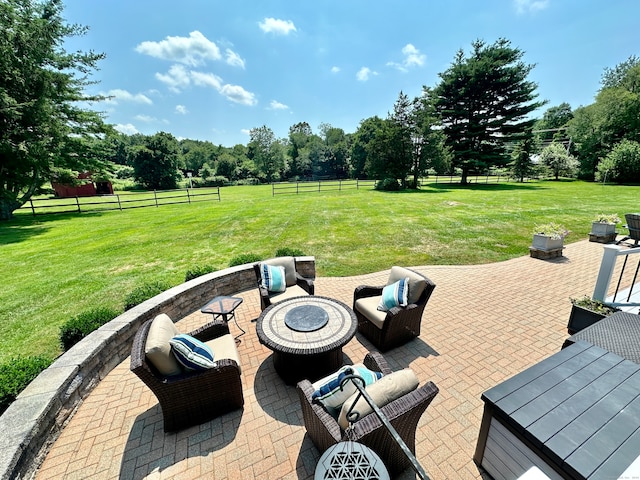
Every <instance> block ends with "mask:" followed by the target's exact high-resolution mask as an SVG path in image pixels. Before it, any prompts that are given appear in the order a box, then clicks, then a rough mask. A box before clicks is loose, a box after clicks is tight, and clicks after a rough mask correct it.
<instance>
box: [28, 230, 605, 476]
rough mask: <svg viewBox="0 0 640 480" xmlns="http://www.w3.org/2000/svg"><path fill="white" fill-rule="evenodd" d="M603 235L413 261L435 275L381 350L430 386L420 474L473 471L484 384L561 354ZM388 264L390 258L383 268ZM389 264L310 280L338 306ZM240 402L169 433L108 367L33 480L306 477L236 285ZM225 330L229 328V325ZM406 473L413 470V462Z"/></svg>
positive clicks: (250, 306)
mask: <svg viewBox="0 0 640 480" xmlns="http://www.w3.org/2000/svg"><path fill="white" fill-rule="evenodd" d="M601 257H602V245H601V244H598V243H589V242H587V241H581V242H577V243H573V244H570V245H568V246H567V247H566V249H565V251H564V256H563V257H561V258H558V259H553V260H539V259H533V258H530V257H528V256H523V257H520V258H517V259H514V260H509V261H506V262H502V263H496V264H490V265H478V266H418V267H412V268H414V269H415V270H417V271H419V272H421V273H423V274H425V275H427V276H428V277H430V278H431V279H432V280H433V281H434V282H435V283H436V289H435V291H434V293H433V295H432V297H431V300H430V302H429V304H428V305H427V308H426V310H425V313H424V316H423V321H422V335H421V337H420V338H418V339H416V340H414V341H412V342H410V343H408V344H406V345H405V346H404V347H400V348H396V349H394V350H392V351H391V352H388V353H387V354H385V357H386V358H387V359H388V360H389V363H390V365H391V367H392V368H394V369H400V368H404V367H407V366H409V367H411V368H412V369H413V370H414V371H415V372H416V374H417V375H418V378H419V379H420V381H421V382H425V381H427V380H432V381H433V382H434V383H435V384H436V385H438V387H439V388H440V393H439V394H438V396H437V397H436V399H435V400H434V402H433V403H432V404H431V405H430V406H429V408H428V409H427V411H426V413H425V414H424V415H423V417H422V419H421V421H420V424H419V427H418V432H417V435H416V456H417V458H418V460H419V461H420V463H421V464H422V466H423V467H424V468H425V470H426V471H427V472H428V473H429V475H430V477H431V478H432V479H434V480H436V479H447V480H454V479H479V478H482V475H481V473H480V471H479V470H478V468H477V467H476V466H475V464H474V463H473V460H472V456H473V453H474V449H475V445H476V440H477V437H478V431H479V427H480V420H481V417H482V407H483V405H482V402H481V400H480V395H481V394H482V392H483V391H485V390H487V389H489V388H490V387H492V386H494V385H496V384H497V383H499V382H501V381H503V380H505V379H506V378H508V377H511V376H512V375H514V374H515V373H517V372H520V371H522V370H524V369H525V368H527V367H529V366H531V365H533V364H535V363H537V362H538V361H540V360H541V359H543V358H545V357H547V356H549V355H551V354H553V353H555V352H557V351H558V350H559V349H560V347H561V345H562V343H563V341H564V339H565V338H566V337H567V331H566V324H567V320H568V318H569V312H570V309H571V305H570V302H569V297H576V296H581V295H584V294H587V295H591V293H592V292H593V288H594V286H595V280H596V276H597V273H598V269H599V266H600V259H601ZM390 267H391V265H389V266H388V267H387V268H390ZM387 275H388V270H384V271H381V272H378V273H373V274H369V275H362V276H357V277H348V278H322V277H320V278H317V279H316V293H317V294H319V295H323V296H328V297H333V298H336V299H339V300H341V301H343V302H345V303H347V304H348V305H351V304H352V301H353V290H354V288H355V287H356V286H357V285H360V284H370V285H381V284H384V283H385V281H386V277H387ZM242 296H243V297H244V303H243V304H242V305H241V306H240V307H239V308H238V310H237V311H236V312H237V319H238V321H239V322H240V325H241V326H242V327H243V328H244V329H245V330H247V334H246V335H244V336H243V337H241V340H242V341H241V343H240V344H239V347H238V348H239V353H240V357H241V359H242V376H243V385H244V398H245V406H244V409H242V410H238V411H235V412H232V413H229V414H226V415H224V416H222V417H219V418H217V419H215V420H213V421H211V422H208V423H205V424H202V425H200V426H197V427H193V428H190V429H187V430H184V431H181V432H179V433H177V434H165V433H164V432H163V428H162V415H161V412H160V407H159V406H158V403H157V400H156V398H155V396H154V395H153V394H152V393H151V391H150V390H149V389H148V388H147V387H146V386H145V385H144V384H143V383H142V382H141V381H140V380H139V379H138V378H137V377H135V376H134V375H133V374H132V373H131V372H130V371H129V362H128V360H127V361H125V362H123V363H122V364H121V365H119V366H118V367H116V368H115V369H114V370H113V371H112V372H111V373H110V374H109V375H108V376H107V377H106V378H104V379H103V380H102V381H101V382H100V384H99V385H98V387H96V389H95V390H94V391H93V392H92V393H91V394H90V395H89V397H88V398H87V399H86V400H85V401H84V403H83V404H82V405H80V407H79V408H78V410H77V412H76V414H75V416H74V417H73V418H72V419H71V421H70V422H69V424H68V425H66V427H65V428H64V430H63V432H62V434H61V435H60V437H59V438H58V439H57V440H56V441H55V443H54V444H53V446H52V448H51V450H50V452H49V454H48V455H47V457H46V458H45V460H44V462H43V464H42V466H41V468H40V470H39V472H38V475H37V478H38V479H43V480H45V479H46V480H51V479H59V478H64V479H72V478H78V479H84V478H98V479H146V478H154V479H155V478H158V479H165V478H179V479H191V478H211V479H234V478H238V479H252V478H256V479H279V478H285V479H306V478H313V473H314V469H315V465H316V463H317V461H318V458H319V457H320V452H318V451H317V450H316V449H315V447H314V446H313V444H312V443H311V441H310V440H309V438H308V437H307V436H306V435H305V430H304V425H303V423H302V414H301V411H300V407H299V402H298V398H297V394H296V390H295V388H293V387H288V386H286V385H284V383H283V382H282V381H281V380H280V378H279V377H278V376H277V374H276V373H275V371H274V369H273V364H272V361H271V360H272V359H271V352H270V350H268V349H267V348H265V347H263V346H262V345H260V343H259V342H258V339H257V336H256V331H255V324H253V323H251V320H252V319H255V318H257V317H258V315H259V313H260V302H259V299H258V294H257V291H248V292H245V293H243V294H242ZM193 307H194V312H195V313H193V314H192V315H190V316H189V317H187V318H185V319H182V320H180V322H179V323H178V327H179V328H180V329H181V330H183V331H187V330H190V329H191V328H194V327H195V326H198V325H200V324H202V323H204V322H206V321H209V320H210V317H209V316H208V315H204V314H201V313H200V312H199V309H200V307H201V305H194V306H193ZM230 329H231V331H232V333H236V334H237V333H238V332H239V331H238V330H237V328H236V326H235V325H234V324H233V323H231V325H230ZM370 348H371V345H370V344H369V342H368V341H367V340H366V339H365V338H363V337H362V336H360V335H359V334H358V335H356V337H354V338H353V340H351V342H350V343H349V344H347V345H346V346H345V347H344V353H345V355H346V356H348V357H349V359H350V360H352V361H353V362H357V361H359V360H361V359H362V358H363V357H364V355H365V353H366V352H367V350H369V349H370ZM402 478H414V475H413V474H412V471H411V470H408V471H406V472H405V473H404V475H403V476H402Z"/></svg>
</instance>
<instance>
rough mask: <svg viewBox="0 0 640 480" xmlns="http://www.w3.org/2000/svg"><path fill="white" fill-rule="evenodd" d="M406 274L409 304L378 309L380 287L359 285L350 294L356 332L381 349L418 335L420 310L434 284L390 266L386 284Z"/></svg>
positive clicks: (405, 270)
mask: <svg viewBox="0 0 640 480" xmlns="http://www.w3.org/2000/svg"><path fill="white" fill-rule="evenodd" d="M405 277H409V304H408V305H407V306H406V307H393V308H391V309H390V310H389V311H388V312H381V311H379V310H377V306H378V303H379V301H380V298H381V296H382V289H383V288H384V285H383V286H379V287H374V286H368V285H361V286H359V287H357V288H356V290H355V292H354V294H353V311H354V312H355V313H356V316H357V317H358V331H359V332H360V333H362V334H363V335H364V336H365V337H366V338H367V339H369V340H370V341H371V343H373V344H374V345H375V346H376V348H378V349H379V350H380V351H382V352H385V351H387V350H390V349H391V348H394V347H397V346H399V345H402V344H404V343H406V342H408V341H409V340H412V339H413V338H415V337H417V336H419V335H420V325H421V323H422V313H423V312H424V308H425V307H426V305H427V302H428V301H429V298H430V297H431V293H432V292H433V289H434V288H436V285H435V283H433V282H432V281H431V280H429V279H428V278H427V277H425V276H424V275H421V274H419V273H418V272H414V271H413V270H409V269H408V268H403V267H393V268H392V269H391V272H390V274H389V279H388V281H387V285H391V284H392V283H394V282H396V281H398V280H400V279H401V278H405Z"/></svg>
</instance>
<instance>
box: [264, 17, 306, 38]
mask: <svg viewBox="0 0 640 480" xmlns="http://www.w3.org/2000/svg"><path fill="white" fill-rule="evenodd" d="M258 25H259V26H260V30H262V31H263V32H265V33H275V34H277V35H289V33H290V32H296V31H297V30H296V26H295V25H294V24H293V22H292V21H291V20H280V19H277V18H271V17H269V18H265V19H264V20H263V21H262V22H260V23H258Z"/></svg>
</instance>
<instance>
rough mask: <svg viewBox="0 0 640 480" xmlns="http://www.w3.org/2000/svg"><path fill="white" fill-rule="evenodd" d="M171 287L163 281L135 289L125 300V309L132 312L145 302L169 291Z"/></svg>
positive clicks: (149, 283)
mask: <svg viewBox="0 0 640 480" xmlns="http://www.w3.org/2000/svg"><path fill="white" fill-rule="evenodd" d="M170 288H171V285H169V284H168V283H167V282H164V281H162V280H156V281H154V282H148V283H145V284H143V285H140V286H139V287H137V288H135V289H133V290H132V291H131V293H129V295H127V296H126V297H125V299H124V309H125V310H130V309H132V308H133V307H135V306H136V305H140V304H141V303H142V302H144V301H145V300H149V299H150V298H152V297H155V296H156V295H158V294H159V293H162V292H164V291H165V290H169V289H170Z"/></svg>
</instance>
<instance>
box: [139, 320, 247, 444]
mask: <svg viewBox="0 0 640 480" xmlns="http://www.w3.org/2000/svg"><path fill="white" fill-rule="evenodd" d="M165 317H166V316H165ZM156 318H157V317H156ZM167 318H168V317H167ZM153 321H154V320H148V321H147V322H145V323H144V324H143V325H142V327H140V330H138V332H137V333H136V336H135V337H134V340H133V346H132V348H131V367H130V368H131V371H132V372H133V373H135V374H136V375H137V376H138V377H140V379H141V380H142V381H143V382H144V383H145V384H146V385H147V386H148V387H149V388H150V389H151V391H153V393H154V394H155V396H156V397H157V398H158V402H159V403H160V408H161V409H162V415H163V418H164V431H165V432H173V431H176V430H181V429H183V428H187V427H190V426H193V425H199V424H201V423H203V422H206V421H209V420H211V419H212V418H215V417H218V416H220V415H222V414H224V413H227V412H229V411H232V410H235V409H237V408H241V407H242V406H243V405H244V397H243V394H242V382H241V380H240V366H239V362H238V359H237V351H236V352H235V356H236V358H235V359H231V358H226V356H230V357H233V356H234V353H233V351H232V352H231V355H221V356H220V358H218V354H216V351H218V352H222V351H223V350H224V349H228V350H227V353H228V351H229V350H232V349H233V350H235V342H234V340H233V337H232V336H231V335H230V334H229V327H228V325H227V324H226V323H225V322H223V321H222V320H219V321H214V322H211V323H208V324H207V325H204V326H203V327H201V328H199V329H198V330H194V331H192V332H189V335H191V336H193V337H195V338H197V339H198V340H201V341H203V342H206V343H207V344H208V345H215V347H214V355H215V363H216V366H215V368H211V369H208V370H205V371H186V370H181V372H180V373H178V374H176V375H163V374H161V373H160V372H159V371H158V369H157V368H156V367H155V366H154V364H153V362H152V361H150V360H149V359H148V357H147V354H146V353H145V351H146V347H147V338H148V336H149V330H150V328H151V325H152V322H153ZM169 321H170V319H169ZM229 341H231V342H232V343H231V344H229ZM218 347H220V348H218ZM168 348H170V347H168Z"/></svg>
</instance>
